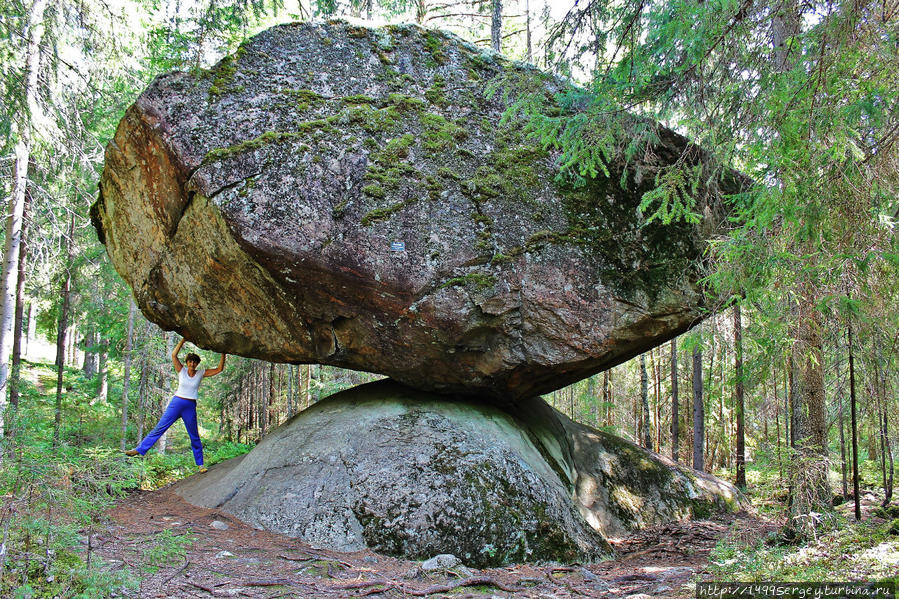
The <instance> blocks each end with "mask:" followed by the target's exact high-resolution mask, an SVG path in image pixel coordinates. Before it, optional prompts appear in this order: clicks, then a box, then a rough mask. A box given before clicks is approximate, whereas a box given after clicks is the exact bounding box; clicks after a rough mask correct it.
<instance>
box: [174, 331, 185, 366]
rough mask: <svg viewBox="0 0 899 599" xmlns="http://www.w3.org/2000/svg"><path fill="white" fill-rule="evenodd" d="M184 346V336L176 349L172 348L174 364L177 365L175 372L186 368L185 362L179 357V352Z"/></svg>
mask: <svg viewBox="0 0 899 599" xmlns="http://www.w3.org/2000/svg"><path fill="white" fill-rule="evenodd" d="M182 347H184V337H182V338H181V341H179V342H178V345H176V346H175V349H173V350H172V364H173V365H174V366H175V372H181V369H182V368H184V364H182V363H181V360H179V359H178V352H180V351H181V348H182Z"/></svg>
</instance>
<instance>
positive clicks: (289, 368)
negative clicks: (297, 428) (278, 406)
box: [287, 364, 294, 418]
mask: <svg viewBox="0 0 899 599" xmlns="http://www.w3.org/2000/svg"><path fill="white" fill-rule="evenodd" d="M293 369H294V366H293V364H288V365H287V417H288V418H290V417H291V416H293Z"/></svg>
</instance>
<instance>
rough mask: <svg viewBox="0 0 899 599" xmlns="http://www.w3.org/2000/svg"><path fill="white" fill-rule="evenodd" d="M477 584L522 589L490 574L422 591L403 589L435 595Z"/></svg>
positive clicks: (424, 595) (411, 592)
mask: <svg viewBox="0 0 899 599" xmlns="http://www.w3.org/2000/svg"><path fill="white" fill-rule="evenodd" d="M477 585H485V586H492V587H496V588H498V589H499V590H501V591H506V592H507V593H516V592H518V591H520V590H521V589H520V588H518V587H510V586H508V585H505V584H503V583H501V582H500V581H498V580H496V579H494V578H491V577H490V576H472V577H471V578H465V579H463V580H457V581H456V582H451V583H449V584H438V585H434V586H430V587H428V588H426V589H423V590H421V591H415V590H411V589H405V588H404V589H403V592H404V593H407V594H409V595H412V596H414V597H427V596H428V595H434V594H436V593H448V592H450V591H452V590H453V589H458V588H459V587H472V586H477Z"/></svg>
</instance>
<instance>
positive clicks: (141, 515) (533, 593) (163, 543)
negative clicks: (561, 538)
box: [91, 488, 773, 599]
mask: <svg viewBox="0 0 899 599" xmlns="http://www.w3.org/2000/svg"><path fill="white" fill-rule="evenodd" d="M109 515H110V517H111V519H112V523H111V524H110V525H109V526H108V527H107V528H106V529H105V530H103V531H102V532H100V533H99V534H97V535H96V536H95V537H94V538H92V539H91V544H92V545H93V546H94V548H93V550H94V551H95V552H96V553H97V554H99V555H100V556H102V557H103V558H104V560H106V562H107V563H108V564H110V566H111V567H112V568H114V569H115V568H122V567H124V565H125V564H127V565H128V566H129V567H130V568H131V570H132V572H142V573H143V574H142V580H141V586H140V589H139V592H137V593H133V594H132V595H131V596H133V597H140V599H144V598H156V597H201V598H206V597H250V598H254V599H255V598H258V599H278V598H282V597H285V598H293V597H296V598H304V599H305V598H328V599H330V598H350V597H373V598H376V599H387V598H391V599H393V598H399V597H432V598H436V597H453V598H455V599H458V598H460V597H472V598H473V597H484V598H512V597H515V598H518V597H527V598H531V597H533V598H544V599H552V598H559V599H562V598H567V597H628V596H633V595H635V594H641V593H643V594H646V595H651V596H658V597H662V596H664V597H684V598H685V597H689V596H692V591H691V590H690V589H689V588H688V587H687V588H685V586H684V585H685V584H686V583H688V582H690V581H692V580H695V577H696V575H697V574H699V573H701V572H702V570H703V568H704V567H705V566H706V564H707V563H708V555H709V552H710V551H711V549H712V547H714V545H715V543H716V542H717V540H718V539H719V538H721V537H723V536H725V535H727V534H734V533H732V532H731V531H737V532H736V534H740V535H741V536H744V537H745V536H746V534H747V531H750V532H751V534H764V533H765V532H767V530H770V529H771V528H773V525H772V524H769V523H766V522H762V521H760V520H758V519H755V518H750V517H749V516H747V515H746V514H740V515H737V516H728V517H722V518H719V519H715V520H701V521H694V522H685V523H680V522H675V523H669V524H665V525H663V526H658V527H655V528H652V529H648V530H643V531H640V532H638V533H635V534H633V535H631V536H629V537H627V538H624V539H619V540H614V541H613V546H614V547H615V548H616V550H617V551H618V553H619V556H618V559H616V560H614V561H606V562H601V563H597V564H588V565H586V566H584V565H580V564H569V565H534V564H522V565H516V566H510V567H506V568H493V569H489V570H468V569H467V568H465V567H464V566H462V567H456V568H453V569H452V570H450V571H438V572H424V571H423V570H422V569H421V567H420V562H412V561H406V560H400V559H395V558H391V557H386V556H382V555H378V554H375V553H372V552H370V551H363V552H357V553H337V552H333V551H326V550H320V549H314V548H312V547H310V546H309V545H306V544H304V543H302V542H299V541H297V540H296V539H292V538H290V537H287V536H284V535H279V534H274V533H269V532H266V531H262V530H256V529H254V528H252V527H250V526H248V525H246V524H243V523H242V522H240V521H239V520H236V519H235V518H234V517H232V516H229V515H228V514H225V513H223V512H220V511H218V510H211V509H205V508H199V507H196V506H193V505H190V504H188V503H186V502H185V501H184V500H183V499H181V498H180V497H178V496H177V495H176V494H175V493H174V492H173V491H172V490H171V489H169V488H165V489H161V490H159V491H152V492H147V491H142V492H136V493H134V494H132V495H131V496H129V497H128V498H127V499H126V500H123V501H122V502H120V503H119V504H118V505H117V507H116V508H115V509H113V510H112V511H111V512H110V514H109ZM735 520H739V522H738V525H737V526H732V524H733V522H734V521H735ZM166 531H168V532H166ZM182 535H189V538H190V539H191V541H190V543H189V545H188V546H187V547H186V552H184V553H181V554H179V553H178V552H171V551H169V554H170V555H173V554H174V555H176V557H168V558H166V557H165V554H166V547H168V548H169V549H171V548H172V547H174V546H175V543H176V541H177V539H178V538H183V537H182ZM173 538H174V539H175V540H172V539H173ZM166 539H168V541H167V540H166ZM154 556H155V560H156V563H157V566H158V569H156V570H155V572H154V571H151V570H152V568H151V567H150V564H149V563H148V562H150V561H152V560H153V559H154ZM633 599H644V598H642V597H639V598H638V597H633Z"/></svg>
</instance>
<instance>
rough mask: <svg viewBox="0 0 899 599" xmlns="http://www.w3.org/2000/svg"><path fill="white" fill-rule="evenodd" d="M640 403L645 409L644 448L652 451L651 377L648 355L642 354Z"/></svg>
mask: <svg viewBox="0 0 899 599" xmlns="http://www.w3.org/2000/svg"><path fill="white" fill-rule="evenodd" d="M640 401H641V405H642V409H643V439H642V441H643V447H645V448H646V449H652V430H651V427H650V424H649V376H648V375H647V373H646V354H640Z"/></svg>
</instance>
